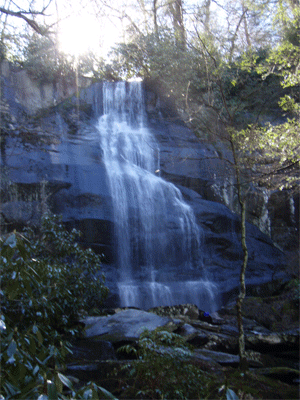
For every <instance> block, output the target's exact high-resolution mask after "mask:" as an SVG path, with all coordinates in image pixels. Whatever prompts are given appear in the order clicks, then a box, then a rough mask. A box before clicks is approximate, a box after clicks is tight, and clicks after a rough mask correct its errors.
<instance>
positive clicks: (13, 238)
mask: <svg viewBox="0 0 300 400" xmlns="http://www.w3.org/2000/svg"><path fill="white" fill-rule="evenodd" d="M4 245H6V246H9V247H11V248H12V249H13V248H14V247H16V245H17V238H16V235H15V234H14V233H13V234H12V235H10V236H9V237H8V238H7V239H6V240H5V242H4Z"/></svg>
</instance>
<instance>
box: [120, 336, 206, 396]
mask: <svg viewBox="0 0 300 400" xmlns="http://www.w3.org/2000/svg"><path fill="white" fill-rule="evenodd" d="M119 351H122V352H124V351H125V352H127V353H129V354H132V353H133V354H134V355H135V356H136V357H137V360H136V361H134V362H133V364H132V365H131V367H126V372H127V376H128V380H127V381H126V385H125V386H126V387H124V389H123V390H122V393H120V397H121V398H123V397H124V398H128V397H130V398H152V399H161V398H163V399H187V398H189V399H191V398H203V394H204V393H205V389H206V385H205V375H204V373H203V372H202V371H201V370H200V369H198V368H197V367H196V366H194V365H193V364H191V363H190V362H189V358H190V356H191V354H192V352H191V348H190V347H189V346H188V345H187V344H186V342H185V341H184V339H183V338H182V337H181V336H179V335H177V334H175V333H170V332H168V331H163V330H159V329H156V330H155V331H153V332H149V331H147V330H145V331H144V332H143V333H142V334H141V336H140V339H139V342H138V348H137V349H136V348H134V347H133V346H130V345H126V346H123V347H121V348H120V350H119Z"/></svg>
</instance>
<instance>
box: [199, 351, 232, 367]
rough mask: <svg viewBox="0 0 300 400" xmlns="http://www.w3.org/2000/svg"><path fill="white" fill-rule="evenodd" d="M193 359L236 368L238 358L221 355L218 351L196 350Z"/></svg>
mask: <svg viewBox="0 0 300 400" xmlns="http://www.w3.org/2000/svg"><path fill="white" fill-rule="evenodd" d="M193 357H195V358H199V359H202V360H206V361H214V362H217V363H218V364H220V365H226V366H228V365H231V366H237V365H238V364H239V356H238V355H235V354H229V353H223V352H220V351H211V350H207V349H196V350H195V352H194V354H193Z"/></svg>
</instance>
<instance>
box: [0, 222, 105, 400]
mask: <svg viewBox="0 0 300 400" xmlns="http://www.w3.org/2000/svg"><path fill="white" fill-rule="evenodd" d="M78 234H79V232H77V231H75V230H73V231H72V232H71V233H68V232H67V231H66V230H65V229H64V227H63V225H62V223H61V219H60V218H59V217H56V216H54V217H49V216H46V217H44V219H43V224H42V227H41V229H40V232H38V236H37V235H36V234H35V233H34V232H33V231H31V230H27V232H25V233H24V234H23V235H21V234H18V233H16V232H15V233H12V234H10V235H8V237H7V238H6V239H5V240H1V253H0V259H1V262H0V265H1V292H0V295H1V319H0V330H1V342H2V346H1V364H2V369H1V379H0V384H1V386H0V387H1V392H0V393H1V394H3V395H5V398H6V399H19V398H20V399H27V398H32V399H34V398H38V396H39V395H41V393H44V394H45V396H44V398H45V399H46V398H48V397H47V396H49V398H51V399H57V398H69V397H66V396H65V395H64V394H63V393H65V388H67V389H66V390H67V393H70V394H72V396H73V397H75V398H90V397H89V396H90V395H87V392H86V390H87V391H88V393H91V394H92V395H93V396H94V392H98V390H99V388H98V387H97V386H93V384H90V385H89V387H88V388H85V389H84V388H83V389H82V390H81V391H80V392H78V394H76V392H75V391H74V389H73V384H72V382H71V381H70V380H69V379H68V378H67V377H66V376H64V375H63V374H62V371H63V369H64V360H65V357H66V356H67V354H68V353H69V352H70V351H71V350H70V344H69V343H68V342H67V341H66V339H68V338H70V337H72V336H74V335H76V334H78V333H79V328H78V327H77V326H76V320H77V318H78V316H79V314H80V312H81V310H84V309H88V308H89V307H90V305H91V303H92V302H96V301H97V302H98V304H99V303H101V301H102V300H103V299H104V298H105V295H106V293H107V289H106V287H105V286H104V284H103V281H104V277H103V276H102V275H100V276H98V277H96V276H95V274H96V273H98V274H99V267H100V257H99V256H98V255H96V254H94V253H93V252H92V251H91V250H83V249H81V248H80V247H79V245H78V244H77V243H76V242H75V239H76V238H77V236H78ZM46 395H47V396H46ZM41 396H42V395H41ZM39 398H41V397H39ZM42 398H43V397H42ZM93 398H97V397H95V396H94V397H93Z"/></svg>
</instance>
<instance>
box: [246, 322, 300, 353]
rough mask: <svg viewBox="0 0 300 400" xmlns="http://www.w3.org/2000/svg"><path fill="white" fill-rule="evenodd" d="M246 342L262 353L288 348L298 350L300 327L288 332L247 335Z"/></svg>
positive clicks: (248, 345)
mask: <svg viewBox="0 0 300 400" xmlns="http://www.w3.org/2000/svg"><path fill="white" fill-rule="evenodd" d="M245 344H246V346H247V347H248V348H251V349H254V350H257V351H260V352H262V353H266V352H270V351H279V350H282V351H287V350H288V349H295V350H296V349H299V328H298V329H294V330H291V331H286V332H272V333H270V334H261V333H260V334H254V335H246V337H245Z"/></svg>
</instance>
